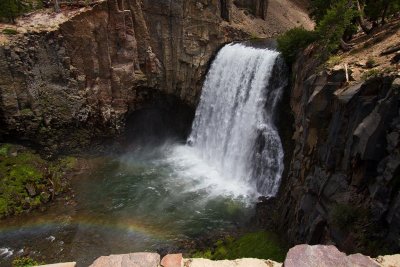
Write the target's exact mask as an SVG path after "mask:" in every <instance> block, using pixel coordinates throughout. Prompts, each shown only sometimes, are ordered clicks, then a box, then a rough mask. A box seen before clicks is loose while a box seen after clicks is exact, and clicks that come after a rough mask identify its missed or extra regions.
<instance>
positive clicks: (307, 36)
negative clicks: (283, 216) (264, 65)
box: [277, 28, 317, 64]
mask: <svg viewBox="0 0 400 267" xmlns="http://www.w3.org/2000/svg"><path fill="white" fill-rule="evenodd" d="M316 40H317V35H316V33H315V32H314V31H307V30H305V29H304V28H294V29H291V30H289V31H287V32H286V33H285V34H283V35H281V36H279V37H278V40H277V41H278V48H279V50H280V51H281V53H282V55H283V57H284V58H285V59H286V61H287V62H288V63H289V64H291V63H293V62H294V60H295V59H296V56H297V54H298V53H299V52H300V51H301V50H303V49H304V48H306V47H307V46H308V45H310V44H311V43H313V42H315V41H316Z"/></svg>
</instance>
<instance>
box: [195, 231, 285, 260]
mask: <svg viewBox="0 0 400 267" xmlns="http://www.w3.org/2000/svg"><path fill="white" fill-rule="evenodd" d="M285 254H286V250H285V249H284V246H283V245H282V243H281V242H280V241H279V238H278V236H276V235H275V234H273V233H271V232H265V231H259V232H254V233H249V234H245V235H243V236H242V237H240V238H238V239H234V238H231V237H228V238H226V239H225V240H219V241H217V242H216V243H215V245H214V247H213V248H209V249H206V250H204V251H196V252H194V253H193V254H192V255H191V256H192V257H193V258H207V259H212V260H223V259H229V260H233V259H238V258H258V259H272V260H275V261H280V262H282V261H283V260H284V259H285Z"/></svg>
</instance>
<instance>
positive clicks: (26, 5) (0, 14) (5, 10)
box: [0, 0, 42, 34]
mask: <svg viewBox="0 0 400 267" xmlns="http://www.w3.org/2000/svg"><path fill="white" fill-rule="evenodd" d="M41 7H42V1H41V0H1V1H0V21H2V20H3V21H6V22H12V23H14V22H15V19H16V18H17V17H18V16H20V15H22V14H24V13H26V12H29V11H31V10H34V9H38V8H41ZM6 34H7V33H6Z"/></svg>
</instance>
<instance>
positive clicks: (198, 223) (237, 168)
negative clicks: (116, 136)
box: [0, 44, 286, 266]
mask: <svg viewBox="0 0 400 267" xmlns="http://www.w3.org/2000/svg"><path fill="white" fill-rule="evenodd" d="M277 58H278V53H277V52H275V51H271V50H267V49H256V48H251V47H246V46H243V45H241V44H231V45H227V46H225V47H224V48H222V49H221V51H220V52H219V53H218V55H217V57H216V58H215V60H214V62H213V63H212V65H211V68H210V70H209V73H208V74H207V77H206V81H205V84H204V86H203V91H202V95H201V99H200V104H199V106H198V108H197V111H196V116H195V120H194V122H193V125H192V132H191V134H190V137H189V143H190V144H191V145H190V146H189V145H185V144H179V143H178V144H177V143H176V142H171V143H168V142H158V141H157V142H150V143H153V144H152V145H149V146H144V145H143V144H144V143H146V142H147V141H148V136H147V134H146V130H145V131H142V133H144V135H142V136H141V137H140V138H139V139H138V140H139V141H138V142H136V144H135V145H134V146H132V149H131V151H130V152H128V153H126V154H125V155H123V156H117V157H108V158H103V159H101V160H98V161H97V163H96V164H92V165H93V167H92V168H90V169H89V174H88V173H86V174H83V175H81V176H78V177H77V178H76V179H75V180H74V183H73V188H74V191H75V194H76V198H75V200H76V205H69V206H67V207H65V206H62V204H58V205H57V204H56V205H53V207H52V208H51V209H50V210H49V211H47V212H46V213H45V214H40V215H38V216H36V215H35V214H30V215H29V216H25V217H19V218H13V219H10V220H7V221H4V222H3V223H2V225H1V227H0V265H2V266H3V265H4V266H7V265H8V264H9V263H10V261H11V259H12V258H13V257H15V256H19V255H24V254H26V253H28V254H30V255H33V256H34V257H35V258H38V259H43V260H44V261H45V262H48V263H51V262H58V261H77V262H78V266H87V265H88V264H90V263H91V262H92V261H93V260H94V259H95V258H96V257H98V256H101V255H109V254H112V253H113V254H121V253H129V252H135V251H159V252H161V253H163V252H171V251H174V250H177V249H179V246H181V245H182V244H183V243H185V242H191V241H190V240H192V239H197V238H203V237H204V236H207V235H210V234H212V233H221V232H229V231H234V230H236V229H238V228H240V227H242V226H244V225H245V223H246V222H248V220H249V218H250V217H251V216H252V213H253V210H254V208H253V203H254V201H255V200H256V199H257V197H258V196H259V195H260V194H263V195H267V196H274V195H275V194H276V192H277V190H278V187H279V184H280V178H281V174H282V171H283V151H282V145H281V142H280V138H279V135H278V132H277V130H276V127H275V125H274V111H275V107H276V103H277V102H278V100H279V97H280V94H281V91H282V89H283V87H284V86H285V85H286V81H285V79H278V78H279V77H280V75H276V74H277V73H276V72H277V71H278V74H279V68H276V65H278V66H279V64H276V61H277ZM277 77H278V78H277ZM145 115H146V114H145ZM153 115H154V114H153ZM155 118H157V116H155V117H154V116H153V117H151V116H150V120H149V117H146V116H145V119H147V123H145V124H143V125H140V126H139V125H138V124H135V126H136V128H135V129H137V128H141V127H142V126H144V127H145V128H146V127H149V126H151V127H150V128H151V129H150V128H148V129H149V131H150V130H151V131H154V128H153V126H154V123H150V122H154V121H157V120H155ZM133 121H134V123H137V121H136V120H133ZM157 124H158V123H157ZM155 131H156V132H157V131H162V127H160V128H159V130H157V129H156V130H155ZM133 133H134V134H135V130H134V131H133ZM144 140H145V141H144ZM150 140H151V138H150ZM153 141H154V140H153Z"/></svg>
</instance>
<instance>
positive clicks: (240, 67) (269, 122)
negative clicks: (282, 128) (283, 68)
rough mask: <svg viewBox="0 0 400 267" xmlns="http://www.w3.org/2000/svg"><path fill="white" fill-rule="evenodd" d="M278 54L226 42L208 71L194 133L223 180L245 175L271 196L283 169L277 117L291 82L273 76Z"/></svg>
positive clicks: (205, 157) (194, 140)
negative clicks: (281, 98) (279, 102)
mask: <svg viewBox="0 0 400 267" xmlns="http://www.w3.org/2000/svg"><path fill="white" fill-rule="evenodd" d="M278 56H279V53H278V52H276V51H272V50H268V49H258V48H253V47H247V46H244V45H242V44H229V45H226V46H225V47H223V48H222V49H221V51H220V52H219V53H218V55H217V57H216V58H215V60H214V62H213V63H212V65H211V68H210V70H209V72H208V74H207V77H206V80H205V83H204V86H203V90H202V95H201V99H200V103H199V105H198V107H197V111H196V116H195V120H194V123H193V126H192V133H191V135H190V137H189V139H188V143H189V144H190V145H191V146H193V148H194V149H196V150H197V151H198V153H199V154H200V157H201V158H202V159H203V160H204V161H206V162H207V164H208V165H210V166H212V167H213V168H214V169H216V170H218V172H220V174H221V179H224V181H223V183H226V184H228V183H237V182H238V181H245V182H247V183H248V184H250V185H252V186H253V187H254V188H257V191H258V192H259V193H260V194H263V195H265V196H274V195H275V194H276V193H277V191H278V188H279V183H280V179H281V175H282V171H283V149H282V144H281V140H280V138H279V135H278V132H277V130H276V127H275V125H274V123H273V117H274V110H275V107H276V104H277V101H278V99H279V97H280V95H281V92H282V88H283V87H284V86H285V85H286V79H276V77H272V74H273V73H274V71H273V70H274V65H275V63H276V62H277V58H278ZM275 74H276V73H274V75H275ZM276 75H278V76H279V73H277V74H276ZM274 78H275V79H274ZM273 80H275V82H272V83H271V82H270V81H273Z"/></svg>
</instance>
